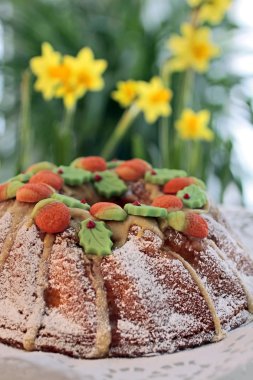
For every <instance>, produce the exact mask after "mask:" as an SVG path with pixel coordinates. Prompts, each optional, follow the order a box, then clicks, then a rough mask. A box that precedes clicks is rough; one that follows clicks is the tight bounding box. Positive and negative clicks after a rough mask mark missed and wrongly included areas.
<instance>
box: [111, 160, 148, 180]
mask: <svg viewBox="0 0 253 380" xmlns="http://www.w3.org/2000/svg"><path fill="white" fill-rule="evenodd" d="M149 169H150V165H149V164H148V163H147V162H146V161H144V160H141V159H140V158H133V159H132V160H128V161H125V162H123V163H122V164H121V165H119V166H118V167H117V168H116V169H115V171H116V173H117V174H118V176H119V177H120V178H121V179H123V180H124V181H137V180H138V179H140V178H142V177H143V176H144V174H145V173H146V171H147V170H149Z"/></svg>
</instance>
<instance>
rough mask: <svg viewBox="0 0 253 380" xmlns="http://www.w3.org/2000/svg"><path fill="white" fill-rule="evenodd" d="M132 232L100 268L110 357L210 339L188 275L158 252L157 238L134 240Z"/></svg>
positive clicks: (147, 236) (209, 319) (204, 313)
mask: <svg viewBox="0 0 253 380" xmlns="http://www.w3.org/2000/svg"><path fill="white" fill-rule="evenodd" d="M138 232H139V227H132V230H131V233H130V235H129V240H128V241H127V242H126V244H125V245H124V246H123V247H121V248H119V249H116V250H115V251H114V253H113V255H112V256H110V257H108V258H106V259H104V261H103V263H102V274H103V276H104V279H105V286H106V288H107V292H108V298H109V306H110V312H111V323H112V324H113V326H114V329H113V336H112V345H111V354H112V355H113V354H114V355H115V354H118V355H127V356H135V355H144V354H149V353H152V352H153V353H155V352H164V351H168V352H173V351H175V350H177V349H179V348H183V347H185V346H189V345H194V344H196V345H197V344H200V343H202V342H204V341H209V340H211V337H212V336H213V322H212V317H211V315H210V312H209V310H208V308H207V305H206V303H205V301H204V299H203V297H202V296H201V295H200V292H199V289H198V288H197V286H196V285H195V284H194V283H193V281H192V279H191V277H190V275H189V273H188V272H187V271H186V270H185V268H184V267H183V265H182V264H181V263H180V262H179V261H178V260H176V259H174V258H173V257H172V256H170V255H169V254H168V253H163V252H162V251H160V247H161V245H162V241H161V239H160V238H159V237H158V236H157V235H155V234H154V233H153V232H151V231H148V230H146V231H145V233H144V235H143V237H142V238H141V239H140V238H138V236H136V235H137V234H138ZM193 305H194V306H193Z"/></svg>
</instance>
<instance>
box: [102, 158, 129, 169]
mask: <svg viewBox="0 0 253 380" xmlns="http://www.w3.org/2000/svg"><path fill="white" fill-rule="evenodd" d="M123 162H125V161H122V160H112V161H108V162H107V163H106V166H107V169H115V168H117V167H118V166H119V165H120V164H122V163H123Z"/></svg>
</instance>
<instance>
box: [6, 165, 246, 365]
mask: <svg viewBox="0 0 253 380" xmlns="http://www.w3.org/2000/svg"><path fill="white" fill-rule="evenodd" d="M0 252H1V253H0V341H1V342H2V343H6V344H9V345H12V346H15V347H18V348H23V349H25V350H28V351H29V350H41V351H50V352H58V353H63V354H67V355H71V356H74V357H78V358H101V357H136V356H144V355H155V354H158V353H172V352H174V351H177V350H180V349H185V348H190V347H194V346H198V345H201V344H204V343H208V342H215V341H219V340H221V339H222V338H224V337H225V335H226V332H228V331H229V330H231V329H233V328H235V327H238V326H240V325H242V324H244V323H246V322H248V321H250V320H251V313H252V312H253V262H252V260H251V258H250V256H249V255H248V253H247V252H246V250H245V249H244V247H243V246H242V245H241V243H240V242H238V241H237V239H236V238H235V237H233V234H232V231H231V230H230V227H229V225H228V224H227V222H226V221H225V220H224V217H223V216H222V215H221V214H220V213H219V211H218V210H217V208H215V207H214V206H212V205H211V204H210V201H208V198H207V195H206V192H205V184H204V183H203V182H202V181H201V180H199V179H197V178H195V177H189V176H187V173H186V172H184V171H183V170H169V169H154V168H152V167H151V166H150V165H149V164H148V163H147V162H145V161H143V160H141V159H132V160H128V161H116V160H115V161H111V162H105V161H104V160H103V159H102V158H101V157H81V158H78V159H76V160H75V161H74V162H72V163H71V164H70V165H69V166H58V167H57V166H56V165H54V164H52V163H49V162H40V163H37V164H34V165H32V166H31V167H29V168H28V169H27V170H26V171H25V172H24V173H22V174H19V175H17V176H16V177H14V178H11V179H10V180H9V181H7V182H6V183H4V184H2V185H0Z"/></svg>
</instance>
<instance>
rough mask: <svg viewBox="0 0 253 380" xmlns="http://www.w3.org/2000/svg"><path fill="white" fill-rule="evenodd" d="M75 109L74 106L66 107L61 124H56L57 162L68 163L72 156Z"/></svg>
mask: <svg viewBox="0 0 253 380" xmlns="http://www.w3.org/2000/svg"><path fill="white" fill-rule="evenodd" d="M75 111H76V108H75V106H74V107H72V108H66V109H65V114H64V117H63V120H62V123H61V125H60V126H56V128H57V131H56V135H57V149H56V154H55V155H56V157H55V159H56V161H57V163H61V164H63V165H67V164H69V162H70V161H71V160H72V159H73V158H74V153H75V141H74V134H73V122H74V117H75Z"/></svg>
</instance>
